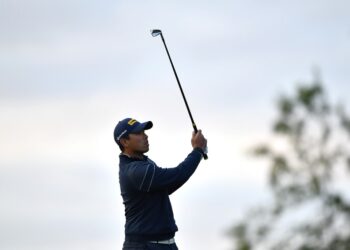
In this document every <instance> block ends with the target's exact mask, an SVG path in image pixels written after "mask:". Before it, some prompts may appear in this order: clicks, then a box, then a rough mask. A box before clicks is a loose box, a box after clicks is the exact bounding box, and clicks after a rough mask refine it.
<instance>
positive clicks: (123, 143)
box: [120, 138, 129, 148]
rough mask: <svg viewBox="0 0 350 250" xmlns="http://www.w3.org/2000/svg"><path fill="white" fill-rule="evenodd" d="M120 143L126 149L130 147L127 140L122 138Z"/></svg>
mask: <svg viewBox="0 0 350 250" xmlns="http://www.w3.org/2000/svg"><path fill="white" fill-rule="evenodd" d="M120 143H121V144H122V146H123V147H124V148H126V147H128V146H129V140H127V139H125V138H121V139H120Z"/></svg>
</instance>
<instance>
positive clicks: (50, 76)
mask: <svg viewBox="0 0 350 250" xmlns="http://www.w3.org/2000/svg"><path fill="white" fill-rule="evenodd" d="M349 9H350V3H349V1H346V0H343V1H341V0H333V1H330V0H328V1H324V0H317V1H316V0H310V1H301V0H297V1H275V0H267V1H257V0H255V1H253V0H248V1H243V0H235V1H221V0H220V1H192V0H190V1H152V0H151V1H108V0H105V1H78V0H69V1H68V0H60V1H44V0H30V1H28V0H22V1H21V0H11V1H7V0H0V114H1V115H0V152H1V153H0V154H1V157H0V198H1V206H0V222H1V223H0V248H1V249H3V250H13V249H16V250H44V249H45V250H46V249H50V250H51V249H60V250H61V249H68V250H73V249H74V250H77V249H81V250H86V249H91V250H95V249H96V250H97V249H105V250H109V249H111V250H112V249H121V246H122V242H123V237H124V235H123V234H124V232H123V230H124V222H125V218H124V207H123V204H122V199H121V196H120V189H119V182H118V163H119V158H118V154H119V148H118V147H117V145H116V144H115V143H114V141H113V129H114V127H115V125H116V124H117V122H118V121H119V120H122V119H124V118H126V117H132V118H135V119H137V120H139V121H141V122H143V121H147V120H151V121H153V123H154V126H153V128H152V129H151V130H149V131H147V134H148V136H149V142H150V151H149V152H148V153H147V155H148V156H149V157H150V158H151V159H152V160H154V161H155V162H156V163H157V164H158V165H159V166H161V167H175V166H176V165H177V164H179V163H180V162H181V161H182V160H183V159H184V158H185V157H186V156H187V154H188V153H190V152H191V143H190V139H191V134H192V127H191V122H190V120H189V117H188V114H187V112H186V108H185V106H184V103H183V100H182V97H181V94H180V91H179V89H178V87H177V83H176V80H175V77H174V75H173V72H172V70H171V66H170V63H169V61H168V58H167V56H166V53H165V50H164V47H163V45H162V43H161V39H160V38H159V37H156V38H153V37H152V36H151V35H150V29H152V28H160V29H162V30H163V34H164V36H165V39H166V42H167V45H168V48H169V50H170V53H171V56H172V58H173V62H174V64H175V67H176V69H177V72H178V75H179V78H180V80H181V82H182V85H183V89H184V91H185V94H186V97H187V99H188V102H189V104H190V107H191V111H192V113H193V116H194V118H195V121H196V123H197V126H198V127H199V128H200V129H202V130H203V134H204V135H205V137H206V138H207V139H208V147H209V160H207V161H202V162H201V164H200V166H199V168H198V170H197V171H196V173H195V174H194V175H193V177H192V178H191V179H190V180H189V182H188V183H186V185H184V186H183V187H182V188H181V189H180V190H179V191H177V192H176V193H175V194H173V195H172V196H171V201H172V204H173V209H174V213H175V219H176V222H177V225H178V227H179V232H178V233H177V234H176V241H177V242H178V246H179V248H180V249H185V250H186V249H190V250H199V249H201V250H213V249H219V250H227V249H229V247H230V240H229V239H228V238H227V237H225V235H224V232H225V230H227V228H228V227H229V226H230V225H232V224H233V223H234V221H235V220H237V219H239V218H241V216H242V215H244V214H245V212H246V210H247V209H248V208H249V207H251V206H252V205H254V204H258V203H260V202H263V201H265V200H266V199H267V198H268V192H267V187H266V170H267V164H266V162H263V161H258V160H256V159H253V158H251V157H250V156H249V155H248V154H247V151H248V149H249V148H251V147H252V146H253V145H255V144H257V143H259V142H263V141H268V140H270V139H269V138H270V126H271V122H272V121H273V118H274V117H275V115H276V114H275V107H274V101H275V99H276V97H277V96H278V95H279V94H281V93H291V92H292V90H293V89H294V88H295V86H296V84H298V83H301V82H309V81H310V80H312V70H313V69H314V68H315V67H316V68H318V69H319V70H320V72H321V76H322V79H323V82H324V85H325V87H326V89H327V90H328V91H329V97H330V99H332V100H334V101H338V100H342V101H344V102H345V101H346V99H347V97H348V95H347V93H349V91H350V83H349V79H350V70H349V65H350V15H349Z"/></svg>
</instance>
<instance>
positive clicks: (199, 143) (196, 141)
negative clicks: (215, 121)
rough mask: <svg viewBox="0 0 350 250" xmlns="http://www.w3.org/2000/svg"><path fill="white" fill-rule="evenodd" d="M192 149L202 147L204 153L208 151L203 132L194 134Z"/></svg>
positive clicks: (199, 131)
mask: <svg viewBox="0 0 350 250" xmlns="http://www.w3.org/2000/svg"><path fill="white" fill-rule="evenodd" d="M191 143H192V147H193V148H197V147H200V148H201V149H203V151H205V150H206V147H207V139H205V138H204V136H203V134H202V130H200V129H199V130H198V132H197V133H196V132H194V131H193V132H192V139H191Z"/></svg>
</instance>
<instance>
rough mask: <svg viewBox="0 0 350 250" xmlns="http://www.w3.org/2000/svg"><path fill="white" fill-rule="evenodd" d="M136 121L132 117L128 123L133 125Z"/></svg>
mask: <svg viewBox="0 0 350 250" xmlns="http://www.w3.org/2000/svg"><path fill="white" fill-rule="evenodd" d="M135 122H137V121H136V120H135V119H131V120H130V121H128V124H129V125H131V126H132V125H134V123H135Z"/></svg>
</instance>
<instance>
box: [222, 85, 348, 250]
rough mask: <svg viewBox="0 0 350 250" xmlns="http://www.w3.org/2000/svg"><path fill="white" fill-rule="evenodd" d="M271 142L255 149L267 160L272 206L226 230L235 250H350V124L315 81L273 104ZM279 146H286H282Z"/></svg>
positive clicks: (256, 153)
mask: <svg viewBox="0 0 350 250" xmlns="http://www.w3.org/2000/svg"><path fill="white" fill-rule="evenodd" d="M277 110H278V116H277V119H276V120H275V122H274V124H273V128H272V131H273V137H274V138H276V139H277V140H279V141H281V143H282V144H278V146H276V145H275V144H274V143H271V142H270V143H264V144H261V145H257V146H255V147H254V148H253V150H252V151H253V154H254V155H255V156H257V157H263V158H265V159H268V162H269V171H268V172H269V176H268V178H269V187H270V190H271V194H272V202H271V203H268V205H262V206H258V207H256V208H253V209H252V210H251V211H250V212H249V213H248V214H247V216H246V217H245V218H244V219H242V221H241V222H239V223H237V224H235V225H234V226H233V227H232V228H231V230H230V231H229V235H230V236H231V237H232V238H233V239H234V244H235V249H237V250H252V249H279V250H280V249H281V250H282V249H300V250H314V249H317V250H326V249H327V250H330V249H332V250H338V249H339V250H342V249H350V200H349V196H348V197H347V196H346V194H347V193H346V190H348V191H349V187H350V185H347V186H346V181H348V179H347V178H348V174H349V172H350V150H349V137H350V118H349V116H348V115H347V114H346V111H345V109H344V107H343V106H342V105H334V104H331V103H330V102H329V100H328V99H327V95H326V93H325V89H324V88H323V86H322V84H321V82H320V81H319V80H314V81H313V82H311V83H309V84H302V85H300V86H298V87H297V88H296V91H295V93H294V94H293V95H290V96H287V95H283V96H281V97H279V99H278V101H277ZM281 145H283V146H281Z"/></svg>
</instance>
